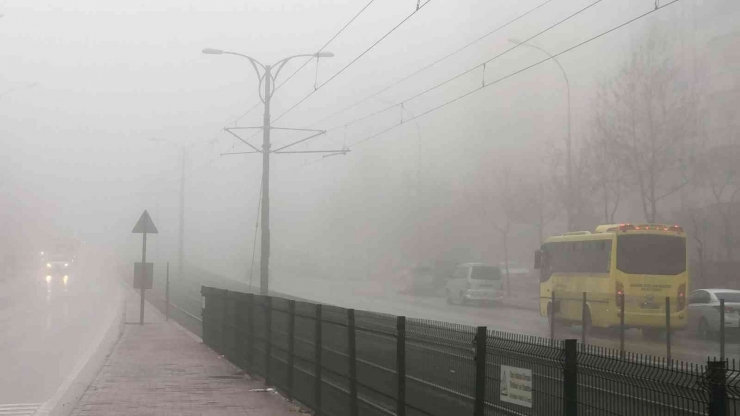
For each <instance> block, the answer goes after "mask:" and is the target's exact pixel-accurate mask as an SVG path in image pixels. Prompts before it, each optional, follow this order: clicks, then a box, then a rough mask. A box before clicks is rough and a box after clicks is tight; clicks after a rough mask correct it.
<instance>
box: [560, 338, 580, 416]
mask: <svg viewBox="0 0 740 416" xmlns="http://www.w3.org/2000/svg"><path fill="white" fill-rule="evenodd" d="M563 398H564V402H563V406H564V408H563V415H565V416H576V415H578V340H576V339H566V340H565V368H564V370H563Z"/></svg>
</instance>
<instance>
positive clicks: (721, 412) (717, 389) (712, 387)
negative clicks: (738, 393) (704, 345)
mask: <svg viewBox="0 0 740 416" xmlns="http://www.w3.org/2000/svg"><path fill="white" fill-rule="evenodd" d="M707 381H708V384H709V409H708V410H709V412H708V414H709V416H727V386H726V383H727V375H726V371H725V361H724V360H721V361H710V362H708V363H707Z"/></svg>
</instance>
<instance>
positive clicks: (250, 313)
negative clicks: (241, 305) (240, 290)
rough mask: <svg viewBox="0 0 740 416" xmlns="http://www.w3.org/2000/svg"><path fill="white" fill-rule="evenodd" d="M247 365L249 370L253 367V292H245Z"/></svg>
mask: <svg viewBox="0 0 740 416" xmlns="http://www.w3.org/2000/svg"><path fill="white" fill-rule="evenodd" d="M246 309H247V365H246V367H247V368H248V369H249V370H250V372H251V371H253V369H254V294H253V293H247V306H246Z"/></svg>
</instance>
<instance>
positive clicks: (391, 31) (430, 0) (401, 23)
mask: <svg viewBox="0 0 740 416" xmlns="http://www.w3.org/2000/svg"><path fill="white" fill-rule="evenodd" d="M431 2H432V0H427V1H426V2H425V3H424V4H422V5H420V6H419V7H418V8H416V9H414V11H413V12H411V14H409V15H408V16H406V17H405V18H404V19H403V20H401V22H399V23H398V24H397V25H396V26H394V27H393V28H392V29H391V30H389V31H388V32H387V33H386V34H384V35H383V36H381V37H380V39H378V40H377V41H375V43H373V44H372V45H370V47H368V48H367V49H365V50H364V51H363V52H362V53H360V54H359V55H357V56H356V57H355V58H354V59H353V60H352V61H350V63H348V64H347V65H345V66H344V67H342V69H340V70H339V71H337V72H336V73H335V74H334V75H332V76H331V77H330V78H329V79H328V80H326V81H325V82H323V83H322V84H321V85H319V86H318V87H317V88H315V89H314V90H313V91H311V92H310V93H308V95H306V96H305V97H303V98H302V99H300V100H299V101H298V102H297V103H295V104H293V106H292V107H290V108H288V109H287V110H286V111H285V112H283V113H282V114H280V115H279V116H278V117H277V118H275V120H273V122H276V121H278V120H280V119H281V118H283V117H285V116H286V115H287V114H288V113H290V112H291V111H293V110H294V109H295V108H296V107H298V106H299V105H301V104H303V103H304V102H305V101H306V100H308V99H309V98H310V97H311V96H313V95H314V94H315V93H316V92H317V91H319V90H320V89H321V88H323V87H324V86H325V85H326V84H328V83H330V82H331V81H333V80H334V79H335V78H336V77H338V76H339V75H340V74H341V73H343V72H344V71H345V70H346V69H347V68H349V67H350V66H352V65H353V64H354V63H355V62H357V61H358V60H359V59H360V58H362V57H363V56H365V54H367V53H368V52H370V51H371V50H372V49H373V48H374V47H375V46H377V45H378V44H379V43H380V42H382V41H383V40H384V39H385V38H387V37H388V36H390V35H391V33H393V32H395V31H396V29H398V28H399V27H401V25H403V24H404V23H406V22H407V21H408V20H409V19H411V17H413V16H414V15H415V14H416V13H418V12H419V11H420V10H421V9H423V8H424V7H425V6H426V5H428V4H429V3H431Z"/></svg>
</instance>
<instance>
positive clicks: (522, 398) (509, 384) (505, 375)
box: [500, 365, 532, 407]
mask: <svg viewBox="0 0 740 416" xmlns="http://www.w3.org/2000/svg"><path fill="white" fill-rule="evenodd" d="M500 392H501V393H500V394H501V401H502V402H509V403H514V404H518V405H520V406H524V407H532V370H530V369H527V368H518V367H509V366H508V365H502V366H501V385H500Z"/></svg>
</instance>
